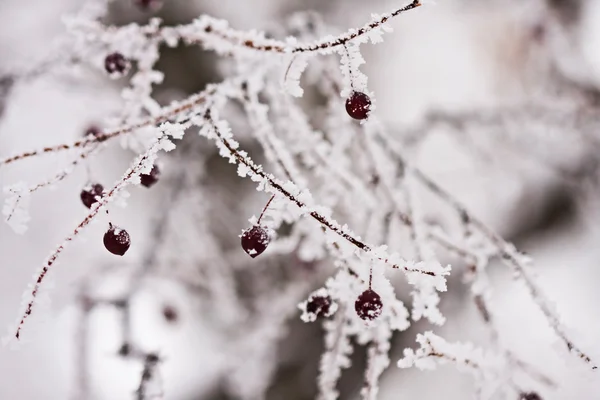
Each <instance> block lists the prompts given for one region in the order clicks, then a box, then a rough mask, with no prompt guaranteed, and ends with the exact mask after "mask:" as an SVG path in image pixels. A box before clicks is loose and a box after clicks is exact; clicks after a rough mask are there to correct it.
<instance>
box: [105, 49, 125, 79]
mask: <svg viewBox="0 0 600 400" xmlns="http://www.w3.org/2000/svg"><path fill="white" fill-rule="evenodd" d="M104 68H105V69H106V72H108V73H109V74H110V75H114V76H118V75H123V74H124V73H125V72H127V70H128V69H129V61H128V60H127V59H126V58H125V56H124V55H123V54H121V53H111V54H109V55H107V56H106V58H105V59H104Z"/></svg>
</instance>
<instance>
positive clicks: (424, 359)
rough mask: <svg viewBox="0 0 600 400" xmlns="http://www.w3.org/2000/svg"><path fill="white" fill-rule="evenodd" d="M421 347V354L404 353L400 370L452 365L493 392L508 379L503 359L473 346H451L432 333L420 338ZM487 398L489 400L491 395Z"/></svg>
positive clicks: (414, 352) (430, 368)
mask: <svg viewBox="0 0 600 400" xmlns="http://www.w3.org/2000/svg"><path fill="white" fill-rule="evenodd" d="M417 343H419V346H420V347H419V348H418V349H417V350H412V349H405V350H404V357H403V358H401V359H400V360H399V361H398V367H399V368H410V367H416V368H418V369H420V370H434V369H436V368H437V367H438V366H439V365H444V364H449V363H450V364H453V365H454V366H456V367H457V368H458V369H459V370H460V371H463V372H468V373H470V374H472V375H473V376H474V377H475V379H476V380H477V384H478V385H479V386H480V390H483V391H486V390H488V391H490V390H491V392H493V390H495V389H496V384H497V381H498V380H499V379H504V376H503V369H504V367H505V365H504V364H503V360H502V358H501V357H499V356H498V355H496V354H492V353H488V352H485V351H484V350H482V349H481V348H477V347H474V346H473V345H472V344H470V343H465V344H463V343H448V342H446V341H445V340H444V339H443V338H441V337H439V336H437V335H435V334H434V333H433V332H430V331H428V332H425V333H423V334H418V335H417ZM486 388H487V389H486ZM484 398H489V394H488V396H487V397H485V396H484Z"/></svg>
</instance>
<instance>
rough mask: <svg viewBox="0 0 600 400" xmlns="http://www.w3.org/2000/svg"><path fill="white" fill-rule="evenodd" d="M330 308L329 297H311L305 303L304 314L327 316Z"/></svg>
mask: <svg viewBox="0 0 600 400" xmlns="http://www.w3.org/2000/svg"><path fill="white" fill-rule="evenodd" d="M330 307H331V297H329V296H312V297H311V298H309V299H308V303H306V312H308V313H311V314H315V315H316V316H317V318H318V317H323V316H328V315H329V309H330Z"/></svg>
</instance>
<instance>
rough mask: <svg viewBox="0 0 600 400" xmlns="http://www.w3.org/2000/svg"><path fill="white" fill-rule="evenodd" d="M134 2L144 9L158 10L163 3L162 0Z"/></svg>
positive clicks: (139, 0) (138, 0)
mask: <svg viewBox="0 0 600 400" xmlns="http://www.w3.org/2000/svg"><path fill="white" fill-rule="evenodd" d="M134 2H135V4H136V5H137V6H138V7H139V8H141V9H142V10H144V11H156V10H158V9H160V8H161V7H162V5H163V2H162V0H134Z"/></svg>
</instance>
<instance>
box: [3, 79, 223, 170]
mask: <svg viewBox="0 0 600 400" xmlns="http://www.w3.org/2000/svg"><path fill="white" fill-rule="evenodd" d="M226 82H227V81H224V82H222V83H220V84H218V85H211V86H209V87H208V88H206V89H205V90H203V91H202V92H199V93H197V94H194V95H192V96H190V97H188V98H187V99H185V100H184V101H182V102H173V103H172V104H171V105H170V106H168V107H165V109H164V111H163V112H162V113H161V114H160V115H158V116H154V117H150V118H145V119H142V120H141V121H139V122H137V123H133V124H128V125H124V126H122V127H119V128H116V129H113V130H110V131H108V132H101V133H98V134H97V135H94V136H88V137H87V138H85V139H83V140H78V141H76V142H73V143H65V144H59V145H56V146H48V147H44V148H42V149H39V150H31V151H27V152H24V153H21V154H16V155H14V156H10V157H7V158H4V159H0V168H1V167H2V166H3V165H7V164H10V163H13V162H15V161H19V160H24V159H26V158H30V157H34V156H38V155H41V154H46V153H57V152H60V151H64V150H71V149H75V148H85V147H87V146H89V145H92V144H95V143H100V142H104V141H107V140H109V139H112V138H115V137H118V136H123V135H126V134H129V133H132V132H135V131H137V130H139V129H142V128H146V127H149V126H158V125H160V124H162V123H164V122H168V121H170V120H173V119H174V118H175V117H178V116H179V115H181V114H182V113H184V112H188V111H189V112H191V111H192V110H193V109H194V107H196V106H199V105H201V104H204V102H205V101H206V100H207V99H208V98H209V97H210V96H212V95H214V94H215V93H216V92H217V90H218V89H219V88H220V87H221V86H222V85H223V84H224V83H226Z"/></svg>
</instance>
